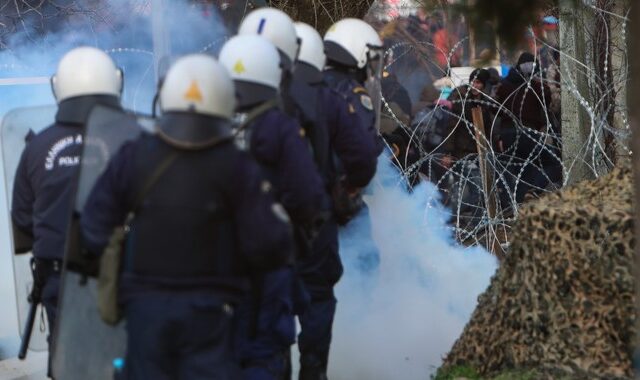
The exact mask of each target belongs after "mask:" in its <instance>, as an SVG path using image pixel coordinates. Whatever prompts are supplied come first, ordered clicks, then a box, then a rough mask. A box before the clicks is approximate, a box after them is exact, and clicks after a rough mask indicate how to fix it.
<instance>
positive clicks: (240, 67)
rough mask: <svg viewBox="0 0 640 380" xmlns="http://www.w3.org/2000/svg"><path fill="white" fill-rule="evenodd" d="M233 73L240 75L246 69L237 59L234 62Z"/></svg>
mask: <svg viewBox="0 0 640 380" xmlns="http://www.w3.org/2000/svg"><path fill="white" fill-rule="evenodd" d="M233 71H234V72H235V73H236V74H242V73H244V72H245V71H247V69H246V68H245V67H244V64H243V63H242V60H240V59H239V60H238V62H236V64H235V65H233Z"/></svg>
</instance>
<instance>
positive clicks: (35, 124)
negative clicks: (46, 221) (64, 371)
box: [0, 106, 56, 351]
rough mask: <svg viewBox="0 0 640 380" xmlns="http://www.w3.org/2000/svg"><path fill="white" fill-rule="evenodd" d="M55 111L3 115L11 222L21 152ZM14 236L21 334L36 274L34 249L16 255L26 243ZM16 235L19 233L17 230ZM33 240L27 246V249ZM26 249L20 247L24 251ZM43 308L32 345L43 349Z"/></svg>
mask: <svg viewBox="0 0 640 380" xmlns="http://www.w3.org/2000/svg"><path fill="white" fill-rule="evenodd" d="M55 113H56V107H55V106H42V107H28V108H17V109H14V110H12V111H10V112H8V113H7V114H6V115H5V116H4V118H3V119H2V131H1V132H0V133H1V143H2V163H3V166H4V181H5V191H6V202H7V206H6V210H7V218H8V221H9V226H11V224H12V223H11V213H10V210H11V198H12V195H13V180H14V177H15V174H16V170H17V168H18V163H19V162H20V156H21V155H22V151H23V150H24V147H25V145H26V141H27V140H28V139H29V138H30V137H31V136H32V135H33V134H36V133H38V132H40V131H41V130H42V129H44V128H46V127H47V126H49V125H51V124H53V122H54V118H55ZM10 233H11V235H12V238H11V239H10V240H11V242H10V244H11V252H9V254H11V256H12V258H13V274H14V280H15V292H16V301H17V311H18V323H19V328H20V332H19V333H20V335H21V337H22V338H23V339H24V337H23V336H22V335H23V333H24V331H25V324H26V322H27V319H28V318H27V316H28V315H29V309H30V306H31V304H30V303H29V301H28V297H29V294H30V292H31V288H32V286H33V276H32V274H31V265H30V264H29V263H30V260H31V257H32V255H31V253H30V252H29V253H25V254H21V255H15V254H14V252H15V251H16V248H17V247H19V246H21V245H24V244H21V243H20V240H21V239H20V237H19V236H13V235H14V231H13V230H12V229H10ZM16 235H17V234H16ZM29 246H30V244H27V245H26V246H25V247H23V248H25V249H26V250H28V247H29ZM25 249H21V251H24V250H25ZM43 313H44V309H42V307H41V306H39V307H38V309H37V310H36V314H35V315H36V316H37V317H38V318H36V319H35V322H34V326H33V330H32V333H31V340H30V342H29V349H31V350H34V351H43V350H46V349H47V334H48V332H47V331H48V326H46V318H39V316H43V315H44V314H43Z"/></svg>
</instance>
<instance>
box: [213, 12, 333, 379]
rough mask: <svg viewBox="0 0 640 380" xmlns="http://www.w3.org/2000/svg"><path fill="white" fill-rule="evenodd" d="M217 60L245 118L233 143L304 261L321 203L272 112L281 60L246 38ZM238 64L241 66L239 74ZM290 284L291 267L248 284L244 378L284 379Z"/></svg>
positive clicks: (290, 128) (316, 179)
mask: <svg viewBox="0 0 640 380" xmlns="http://www.w3.org/2000/svg"><path fill="white" fill-rule="evenodd" d="M250 21H251V19H249V22H250ZM271 25H275V24H271ZM220 61H221V63H222V64H223V65H225V66H226V67H227V68H228V70H229V71H230V72H231V75H232V78H233V80H234V81H235V83H236V94H237V96H238V99H239V102H238V107H237V111H238V112H239V113H240V114H242V115H244V119H243V121H242V123H241V126H240V128H239V130H238V137H239V138H240V139H241V140H242V141H241V144H242V145H243V146H244V147H245V149H247V150H248V151H249V152H250V153H251V155H252V156H253V157H254V158H255V159H256V160H257V161H258V163H259V164H260V165H261V166H262V167H263V169H264V170H265V171H266V172H267V173H268V175H269V176H270V178H272V179H273V183H274V186H275V191H276V194H277V196H278V199H280V200H281V201H282V203H283V205H284V207H285V209H286V211H287V212H288V213H289V215H290V216H291V218H292V221H293V224H294V227H295V229H296V239H297V242H298V245H297V248H298V249H297V252H296V258H298V259H299V258H300V257H302V256H304V255H306V254H308V252H307V250H308V248H307V247H306V246H307V245H308V244H310V243H309V241H308V240H309V239H310V238H309V236H311V235H312V234H313V233H314V230H315V229H316V223H317V222H316V221H317V220H318V219H319V218H320V216H321V214H322V210H323V208H324V207H325V206H324V205H325V204H326V202H327V200H326V196H325V189H324V184H323V179H322V177H321V175H320V173H319V171H318V169H317V168H316V165H315V163H314V162H313V158H312V154H311V151H310V149H309V145H308V143H307V140H306V139H305V136H307V132H306V131H305V130H304V129H302V128H301V126H300V125H299V124H298V123H297V122H296V121H295V120H294V119H293V118H291V117H290V116H288V115H287V114H285V113H284V111H283V110H282V109H280V108H279V104H280V102H279V88H280V84H281V79H282V65H281V55H280V54H279V53H278V50H277V49H276V47H275V46H273V45H272V44H271V43H270V42H269V41H268V40H267V39H265V38H262V37H259V36H257V35H249V34H247V35H240V36H236V37H234V38H232V39H230V40H229V41H228V42H227V43H226V44H225V45H224V47H223V49H222V51H221V52H220ZM238 62H242V66H243V69H242V70H239V69H238ZM294 280H295V278H294V272H293V268H292V267H288V268H284V269H281V270H280V271H276V272H270V273H266V274H264V276H262V277H261V278H259V279H254V289H255V294H254V296H253V299H252V300H251V301H249V302H246V303H244V307H243V308H242V310H241V313H240V315H239V316H238V321H239V322H238V324H239V326H240V328H239V329H238V330H239V337H238V347H239V355H240V358H241V363H242V366H243V369H244V374H243V376H244V378H245V379H281V378H284V377H286V375H287V371H288V366H289V353H290V347H291V345H292V344H293V342H294V341H295V322H294V307H295V308H296V310H297V309H301V308H303V307H304V306H301V305H300V304H304V303H305V302H306V300H300V299H299V298H296V299H293V294H294V292H295V291H296V288H294V285H295V283H294ZM294 301H298V302H294ZM252 324H254V326H252Z"/></svg>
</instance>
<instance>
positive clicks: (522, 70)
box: [496, 52, 561, 203]
mask: <svg viewBox="0 0 640 380" xmlns="http://www.w3.org/2000/svg"><path fill="white" fill-rule="evenodd" d="M551 100H552V99H551V90H550V89H549V86H547V84H546V83H544V81H543V80H542V76H541V71H540V64H539V63H538V62H537V61H536V60H535V59H534V56H533V54H531V53H526V52H525V53H522V55H520V57H519V59H518V63H517V65H516V66H515V67H513V68H512V69H511V70H510V71H509V74H508V75H507V77H506V78H504V79H503V80H502V81H501V82H500V86H499V87H498V89H497V91H496V102H498V103H499V104H500V105H501V107H502V108H501V113H500V115H501V118H502V119H503V120H504V122H503V125H504V126H503V128H502V136H501V138H502V143H503V147H504V150H505V155H506V156H507V157H506V158H508V159H509V163H508V165H507V166H508V168H507V170H508V171H509V173H511V176H512V178H511V181H512V187H514V188H515V186H516V183H517V189H514V188H512V189H511V190H512V191H514V190H515V199H516V202H518V203H520V202H522V201H523V200H524V196H525V194H527V193H528V192H536V191H540V190H542V189H544V188H546V187H547V186H548V185H549V183H550V182H558V181H561V167H560V161H559V157H560V152H559V147H558V146H557V145H554V144H553V143H552V142H551V140H552V139H550V138H549V135H553V134H554V131H553V127H552V123H551V122H552V119H553V118H552V117H551V107H550V106H551ZM506 158H505V159H506Z"/></svg>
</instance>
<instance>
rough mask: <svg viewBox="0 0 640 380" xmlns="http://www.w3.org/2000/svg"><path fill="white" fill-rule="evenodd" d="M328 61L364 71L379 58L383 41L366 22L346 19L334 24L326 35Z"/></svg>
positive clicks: (325, 44) (325, 43)
mask: <svg viewBox="0 0 640 380" xmlns="http://www.w3.org/2000/svg"><path fill="white" fill-rule="evenodd" d="M324 46H325V53H326V54H327V59H328V60H331V61H334V62H337V63H339V64H341V65H344V66H348V67H354V68H358V69H362V68H364V67H365V66H366V65H367V62H370V61H371V60H373V59H376V58H379V57H380V53H381V49H382V46H383V45H382V40H381V39H380V36H378V33H377V32H376V31H375V29H373V27H371V25H369V24H367V23H366V22H364V21H362V20H359V19H355V18H345V19H342V20H340V21H338V22H336V23H335V24H333V25H332V26H331V27H330V28H329V30H328V31H327V33H326V34H325V35H324Z"/></svg>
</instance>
